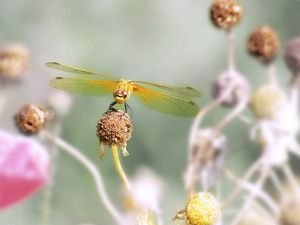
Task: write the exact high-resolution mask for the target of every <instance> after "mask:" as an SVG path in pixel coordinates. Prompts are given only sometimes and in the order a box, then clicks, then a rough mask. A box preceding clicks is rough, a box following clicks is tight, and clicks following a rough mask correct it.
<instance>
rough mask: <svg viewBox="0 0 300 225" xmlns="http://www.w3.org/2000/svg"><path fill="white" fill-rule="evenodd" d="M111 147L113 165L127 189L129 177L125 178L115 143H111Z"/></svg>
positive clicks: (129, 186)
mask: <svg viewBox="0 0 300 225" xmlns="http://www.w3.org/2000/svg"><path fill="white" fill-rule="evenodd" d="M111 149H112V152H113V157H114V161H115V166H116V169H117V171H118V173H119V175H120V177H121V180H122V182H123V184H124V185H125V187H127V188H128V189H129V190H131V184H130V182H129V179H128V178H127V176H126V173H125V172H124V170H123V168H122V165H121V162H120V158H119V153H118V147H117V146H116V145H112V146H111Z"/></svg>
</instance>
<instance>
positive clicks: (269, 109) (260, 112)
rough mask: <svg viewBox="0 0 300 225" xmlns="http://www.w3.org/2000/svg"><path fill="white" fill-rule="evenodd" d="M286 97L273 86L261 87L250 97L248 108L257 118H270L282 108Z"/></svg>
mask: <svg viewBox="0 0 300 225" xmlns="http://www.w3.org/2000/svg"><path fill="white" fill-rule="evenodd" d="M285 102H286V96H285V94H284V92H283V91H282V90H281V89H280V88H279V87H277V86H274V85H269V84H268V85H263V86H261V87H260V88H258V89H257V90H256V91H255V92H254V94H253V95H252V98H251V101H250V108H251V110H252V112H253V113H254V115H255V116H256V117H257V118H272V117H274V116H275V115H276V114H277V113H278V112H279V110H280V109H281V108H282V107H283V106H284V104H285Z"/></svg>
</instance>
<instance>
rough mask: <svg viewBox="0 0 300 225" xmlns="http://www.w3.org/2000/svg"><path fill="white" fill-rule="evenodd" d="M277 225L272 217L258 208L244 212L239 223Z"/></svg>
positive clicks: (242, 224)
mask: <svg viewBox="0 0 300 225" xmlns="http://www.w3.org/2000/svg"><path fill="white" fill-rule="evenodd" d="M253 224H255V225H266V224H268V225H275V224H276V223H274V221H273V220H272V218H271V217H269V216H268V215H266V214H265V213H261V212H260V211H259V210H256V209H249V210H247V212H245V213H243V215H242V217H241V219H240V221H239V222H238V225H253Z"/></svg>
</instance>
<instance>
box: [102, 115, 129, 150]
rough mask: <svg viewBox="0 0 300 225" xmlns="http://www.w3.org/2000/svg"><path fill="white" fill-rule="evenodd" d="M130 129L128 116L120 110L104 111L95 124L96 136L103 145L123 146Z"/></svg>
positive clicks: (127, 138)
mask: <svg viewBox="0 0 300 225" xmlns="http://www.w3.org/2000/svg"><path fill="white" fill-rule="evenodd" d="M132 131H133V125H132V122H131V120H130V116H129V115H128V114H127V113H124V112H122V111H109V112H107V113H105V114H104V115H103V116H102V117H101V118H100V120H99V121H98V124H97V136H98V138H99V141H100V143H103V144H105V145H117V146H121V147H125V146H126V143H127V141H128V140H129V139H130V138H131V133H132Z"/></svg>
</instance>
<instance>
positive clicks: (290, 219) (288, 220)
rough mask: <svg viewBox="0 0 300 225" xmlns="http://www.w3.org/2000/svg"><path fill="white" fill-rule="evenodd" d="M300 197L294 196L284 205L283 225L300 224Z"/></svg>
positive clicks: (282, 209)
mask: <svg viewBox="0 0 300 225" xmlns="http://www.w3.org/2000/svg"><path fill="white" fill-rule="evenodd" d="M299 212H300V198H299V197H295V196H293V198H289V200H288V201H286V202H285V203H284V204H283V205H282V207H281V215H280V221H281V223H280V224H282V225H299V224H300V213H299Z"/></svg>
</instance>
